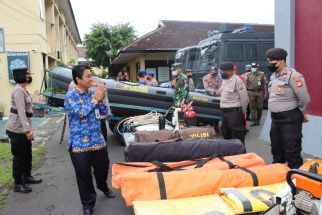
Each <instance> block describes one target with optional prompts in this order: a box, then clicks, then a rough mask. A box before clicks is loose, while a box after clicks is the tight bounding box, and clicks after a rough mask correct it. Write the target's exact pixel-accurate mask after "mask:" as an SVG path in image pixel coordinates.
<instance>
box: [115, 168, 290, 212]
mask: <svg viewBox="0 0 322 215" xmlns="http://www.w3.org/2000/svg"><path fill="white" fill-rule="evenodd" d="M288 170H289V168H288V167H287V166H286V165H284V164H271V165H267V166H259V167H252V168H249V169H246V168H243V167H240V168H236V169H229V170H216V169H213V168H197V169H189V170H183V171H172V172H154V173H151V172H143V173H131V174H125V175H123V176H122V177H121V180H120V182H121V183H120V185H121V186H120V187H121V191H122V196H123V198H124V199H125V201H126V204H127V205H128V206H130V205H132V203H133V201H137V200H159V199H178V198H186V197H194V196H202V195H210V194H217V193H218V192H219V188H229V187H235V188H238V187H249V186H262V185H268V184H274V183H279V182H283V181H285V179H286V173H287V171H288Z"/></svg>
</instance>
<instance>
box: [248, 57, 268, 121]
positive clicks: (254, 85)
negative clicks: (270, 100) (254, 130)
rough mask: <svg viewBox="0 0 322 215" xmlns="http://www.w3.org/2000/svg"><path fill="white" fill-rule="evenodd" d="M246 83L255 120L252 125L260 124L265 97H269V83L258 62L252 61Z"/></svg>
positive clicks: (253, 119) (252, 115)
mask: <svg viewBox="0 0 322 215" xmlns="http://www.w3.org/2000/svg"><path fill="white" fill-rule="evenodd" d="M245 83H246V87H247V92H248V98H249V108H250V112H251V120H252V121H253V123H252V124H251V125H250V126H256V125H259V122H260V120H261V117H262V111H263V104H264V99H266V98H267V84H268V81H267V79H266V77H265V74H264V72H262V71H260V67H259V65H258V64H257V63H252V68H251V72H248V73H247V74H246V75H245Z"/></svg>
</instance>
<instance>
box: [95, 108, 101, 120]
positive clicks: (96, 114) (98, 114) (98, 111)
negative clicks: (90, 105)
mask: <svg viewBox="0 0 322 215" xmlns="http://www.w3.org/2000/svg"><path fill="white" fill-rule="evenodd" d="M95 116H96V119H100V118H101V114H100V110H99V109H95Z"/></svg>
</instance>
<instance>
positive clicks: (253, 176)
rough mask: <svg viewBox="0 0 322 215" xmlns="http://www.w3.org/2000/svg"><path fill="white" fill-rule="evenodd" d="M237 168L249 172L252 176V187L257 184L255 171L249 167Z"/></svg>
mask: <svg viewBox="0 0 322 215" xmlns="http://www.w3.org/2000/svg"><path fill="white" fill-rule="evenodd" d="M238 168H239V169H241V170H243V171H245V172H247V173H249V174H250V175H251V176H252V178H253V186H254V187H257V186H258V177H257V175H256V173H254V172H253V171H251V170H249V169H246V168H244V167H238Z"/></svg>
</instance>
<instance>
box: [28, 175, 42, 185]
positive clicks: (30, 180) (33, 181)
mask: <svg viewBox="0 0 322 215" xmlns="http://www.w3.org/2000/svg"><path fill="white" fill-rule="evenodd" d="M41 182H42V180H41V179H40V178H35V177H33V176H25V177H24V183H26V184H39V183H41Z"/></svg>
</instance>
